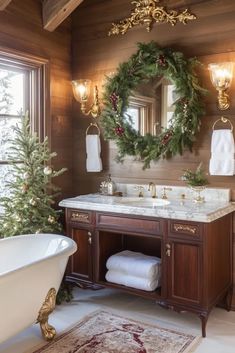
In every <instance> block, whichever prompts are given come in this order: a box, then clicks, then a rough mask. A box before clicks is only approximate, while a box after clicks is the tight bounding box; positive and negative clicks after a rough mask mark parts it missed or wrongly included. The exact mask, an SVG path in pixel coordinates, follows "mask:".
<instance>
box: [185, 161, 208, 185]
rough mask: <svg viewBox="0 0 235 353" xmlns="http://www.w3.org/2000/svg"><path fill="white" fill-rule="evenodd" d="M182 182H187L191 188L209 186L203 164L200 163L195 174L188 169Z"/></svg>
mask: <svg viewBox="0 0 235 353" xmlns="http://www.w3.org/2000/svg"><path fill="white" fill-rule="evenodd" d="M182 180H184V181H186V183H187V184H188V185H189V186H204V185H207V184H208V180H207V179H206V177H205V174H204V170H203V169H202V163H200V164H199V165H198V167H197V169H196V170H195V172H193V171H192V170H190V169H186V170H185V171H184V174H183V175H182Z"/></svg>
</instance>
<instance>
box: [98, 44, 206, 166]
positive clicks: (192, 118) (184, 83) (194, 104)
mask: <svg viewBox="0 0 235 353" xmlns="http://www.w3.org/2000/svg"><path fill="white" fill-rule="evenodd" d="M198 64H199V62H198V61H197V59H195V58H191V59H187V58H185V57H184V55H183V54H182V53H181V52H176V51H173V50H172V49H171V48H160V47H159V46H158V45H157V43H155V42H150V43H147V44H146V43H139V44H138V50H137V52H136V53H135V54H133V55H132V56H131V57H130V59H129V60H128V61H127V62H124V63H122V64H120V66H119V68H118V70H117V73H116V75H115V76H114V77H112V78H107V80H108V81H107V84H106V85H105V93H104V108H103V110H102V114H101V124H102V127H103V129H104V137H105V139H109V140H114V141H115V142H116V144H117V147H118V156H117V161H122V160H123V158H124V157H125V156H126V155H130V156H135V157H136V159H138V160H141V161H143V168H149V167H150V162H151V161H152V160H155V161H156V160H158V159H159V158H160V157H162V158H167V157H171V156H174V155H176V154H182V152H183V150H184V148H189V149H190V150H191V149H192V145H193V142H194V141H195V135H196V133H197V132H198V131H199V129H200V117H201V116H202V114H203V102H202V94H204V93H206V90H205V89H203V88H202V87H200V85H199V83H198V77H197V75H196V73H195V72H194V67H195V66H196V65H198ZM157 76H159V77H164V78H166V79H168V80H170V81H172V82H173V84H174V86H175V93H176V94H177V97H178V98H177V100H176V101H175V103H174V113H173V117H172V119H171V121H170V126H169V127H168V128H163V129H162V131H161V132H160V133H159V135H157V136H153V135H151V134H149V133H147V134H146V135H145V136H141V134H140V133H139V132H138V131H136V130H135V129H134V128H133V126H132V125H131V122H130V121H128V119H127V118H126V114H125V113H126V110H127V108H128V100H129V97H130V95H131V92H132V91H133V90H134V89H135V88H136V87H137V85H138V84H140V83H142V82H147V81H149V80H150V79H151V78H154V77H157Z"/></svg>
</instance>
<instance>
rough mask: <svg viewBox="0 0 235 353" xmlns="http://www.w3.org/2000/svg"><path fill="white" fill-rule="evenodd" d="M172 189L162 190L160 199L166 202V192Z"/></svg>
mask: <svg viewBox="0 0 235 353" xmlns="http://www.w3.org/2000/svg"><path fill="white" fill-rule="evenodd" d="M171 190H172V188H163V193H162V199H163V200H167V194H166V191H171Z"/></svg>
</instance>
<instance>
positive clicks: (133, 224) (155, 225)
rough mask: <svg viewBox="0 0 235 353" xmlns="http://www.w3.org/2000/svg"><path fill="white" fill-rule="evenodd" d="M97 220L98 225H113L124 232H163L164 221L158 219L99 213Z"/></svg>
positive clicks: (156, 233) (159, 233)
mask: <svg viewBox="0 0 235 353" xmlns="http://www.w3.org/2000/svg"><path fill="white" fill-rule="evenodd" d="M96 222H97V226H98V227H104V228H108V227H110V228H111V227H112V229H117V230H122V231H124V232H125V231H126V232H130V231H132V232H134V233H144V234H153V235H161V234H162V233H163V230H162V228H163V227H162V222H161V220H158V219H156V220H148V219H139V218H129V217H123V216H116V215H110V214H104V213H97V215H96Z"/></svg>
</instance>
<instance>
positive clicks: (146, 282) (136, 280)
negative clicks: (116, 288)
mask: <svg viewBox="0 0 235 353" xmlns="http://www.w3.org/2000/svg"><path fill="white" fill-rule="evenodd" d="M105 278H106V280H107V281H108V282H112V283H117V284H122V285H123V286H127V287H131V288H137V289H141V290H146V291H149V292H151V291H154V290H155V289H156V288H157V287H159V286H160V276H158V277H154V278H151V279H149V278H141V277H136V276H131V275H127V274H125V273H123V272H121V271H115V270H108V272H107V273H106V275H105Z"/></svg>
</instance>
